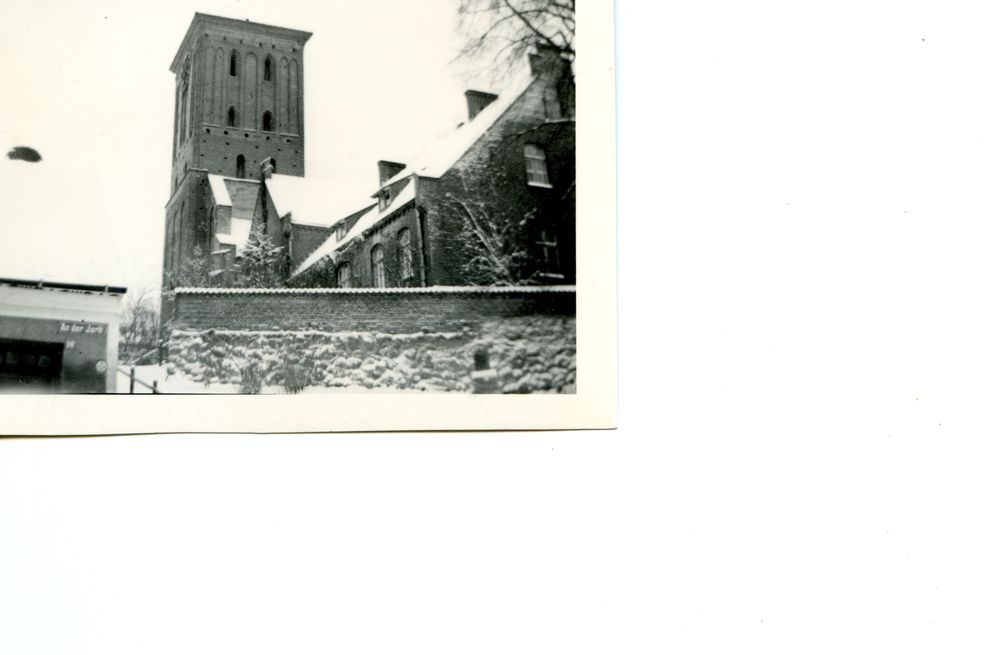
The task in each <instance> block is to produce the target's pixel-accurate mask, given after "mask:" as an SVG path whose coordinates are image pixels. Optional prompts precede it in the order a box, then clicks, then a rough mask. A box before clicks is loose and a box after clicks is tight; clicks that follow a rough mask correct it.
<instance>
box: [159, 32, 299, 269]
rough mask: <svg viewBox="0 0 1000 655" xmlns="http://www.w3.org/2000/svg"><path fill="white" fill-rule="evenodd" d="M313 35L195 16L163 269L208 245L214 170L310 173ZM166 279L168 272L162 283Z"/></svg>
mask: <svg viewBox="0 0 1000 655" xmlns="http://www.w3.org/2000/svg"><path fill="white" fill-rule="evenodd" d="M311 36H312V34H311V33H310V32H302V31H299V30H292V29H287V28H283V27H274V26H272V25H262V24H260V23H251V22H249V21H241V20H235V19H232V18H220V17H218V16H209V15H206V14H197V13H196V14H195V16H194V20H193V21H191V26H190V27H189V28H188V31H187V34H186V35H185V36H184V40H183V41H182V42H181V46H180V48H179V49H178V50H177V54H176V55H175V56H174V61H173V63H172V64H171V65H170V70H171V71H172V72H173V73H174V75H176V93H175V99H174V143H173V166H172V169H171V174H170V200H169V202H168V203H167V212H166V234H165V237H166V238H165V244H164V249H163V269H164V273H165V277H167V278H169V277H170V276H171V275H175V274H176V273H177V272H179V271H180V269H181V267H182V266H183V265H184V262H185V261H187V260H188V259H189V258H190V257H191V256H192V254H193V252H194V249H195V247H199V248H200V249H201V251H202V253H204V254H206V255H207V254H208V251H209V249H210V247H211V236H210V234H209V232H210V229H209V214H210V211H211V202H212V198H211V192H210V189H209V182H208V175H209V174H210V173H211V174H215V175H223V176H225V177H234V178H257V177H259V176H260V172H261V169H262V167H263V165H265V164H267V163H269V164H270V165H271V169H272V170H273V172H276V173H281V174H283V175H296V176H300V177H301V176H304V175H305V120H304V104H303V99H304V92H303V54H304V53H303V50H304V48H305V44H306V41H308V40H309V37H311ZM164 283H165V284H169V279H165V280H164Z"/></svg>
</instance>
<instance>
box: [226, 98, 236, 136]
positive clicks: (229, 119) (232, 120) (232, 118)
mask: <svg viewBox="0 0 1000 655" xmlns="http://www.w3.org/2000/svg"><path fill="white" fill-rule="evenodd" d="M226 125H228V126H229V127H236V107H230V108H229V113H228V114H226ZM226 134H229V133H228V132H226ZM227 145H228V144H227Z"/></svg>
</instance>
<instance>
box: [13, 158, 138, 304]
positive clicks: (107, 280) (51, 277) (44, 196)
mask: <svg viewBox="0 0 1000 655" xmlns="http://www.w3.org/2000/svg"><path fill="white" fill-rule="evenodd" d="M4 152H6V151H4ZM44 156H45V153H44V152H43V153H42V157H43V159H42V161H40V162H35V163H32V162H26V161H19V160H10V159H8V158H7V157H5V156H4V154H3V153H0V197H2V198H3V205H4V207H3V212H0V234H2V235H3V236H2V237H0V278H8V279H16V280H31V281H35V280H37V281H43V282H48V283H64V284H82V285H92V286H105V285H110V286H118V287H120V286H123V284H124V277H123V275H122V271H121V265H120V261H119V259H118V249H117V247H116V245H117V244H116V243H115V237H114V235H115V233H116V232H117V230H114V229H112V227H111V225H110V221H109V220H108V218H107V214H106V213H105V207H104V198H103V196H102V195H101V191H100V180H99V179H98V177H97V175H95V174H92V173H90V172H88V171H83V170H70V169H65V168H60V167H57V166H53V165H52V164H51V163H49V162H47V161H45V159H44Z"/></svg>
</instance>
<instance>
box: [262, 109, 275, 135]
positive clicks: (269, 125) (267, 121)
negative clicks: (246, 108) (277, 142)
mask: <svg viewBox="0 0 1000 655" xmlns="http://www.w3.org/2000/svg"><path fill="white" fill-rule="evenodd" d="M264 131H265V132H273V131H274V117H272V116H271V112H269V111H265V112H264Z"/></svg>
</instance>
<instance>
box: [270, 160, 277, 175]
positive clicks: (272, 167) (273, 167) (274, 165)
mask: <svg viewBox="0 0 1000 655" xmlns="http://www.w3.org/2000/svg"><path fill="white" fill-rule="evenodd" d="M271 172H272V173H277V172H278V162H277V161H275V159H274V157H271Z"/></svg>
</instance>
